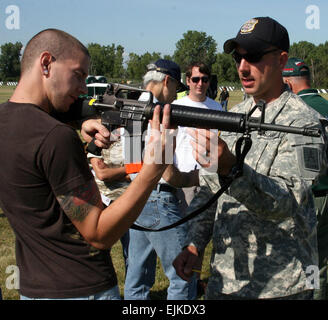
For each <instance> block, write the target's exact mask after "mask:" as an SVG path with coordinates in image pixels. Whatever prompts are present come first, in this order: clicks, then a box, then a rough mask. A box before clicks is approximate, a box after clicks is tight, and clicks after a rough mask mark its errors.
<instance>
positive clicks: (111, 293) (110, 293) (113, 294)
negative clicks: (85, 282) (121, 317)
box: [20, 286, 121, 300]
mask: <svg viewBox="0 0 328 320" xmlns="http://www.w3.org/2000/svg"><path fill="white" fill-rule="evenodd" d="M20 299H21V300H121V296H120V291H119V289H118V286H114V287H112V288H110V289H108V290H106V291H103V292H99V293H96V294H94V295H91V296H86V297H75V298H58V299H57V298H55V299H52V298H28V297H25V296H22V295H21V296H20Z"/></svg>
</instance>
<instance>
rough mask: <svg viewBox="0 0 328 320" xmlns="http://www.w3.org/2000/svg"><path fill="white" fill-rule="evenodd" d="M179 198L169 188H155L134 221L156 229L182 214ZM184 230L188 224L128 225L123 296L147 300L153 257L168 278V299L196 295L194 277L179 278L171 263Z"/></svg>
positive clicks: (152, 271) (178, 247)
mask: <svg viewBox="0 0 328 320" xmlns="http://www.w3.org/2000/svg"><path fill="white" fill-rule="evenodd" d="M178 204H179V203H178V200H177V198H176V197H175V196H174V195H173V194H172V193H170V192H165V191H161V192H158V191H156V190H154V191H153V192H152V193H151V195H150V197H149V199H148V202H147V203H146V205H145V207H144V209H143V211H142V212H141V214H140V216H139V218H138V219H137V220H136V224H138V225H140V226H143V227H147V228H152V229H159V228H161V227H164V226H167V225H169V224H172V223H174V222H176V221H178V220H180V218H181V213H180V211H179V209H178ZM186 233H187V225H186V224H182V225H180V226H178V227H175V228H173V229H169V230H165V231H160V232H147V231H138V230H133V229H130V243H129V268H128V272H127V274H126V279H125V288H124V299H125V300H149V299H150V296H149V291H150V289H151V287H152V286H153V285H154V283H155V275H156V258H157V255H158V257H159V258H160V260H161V263H162V266H163V269H164V272H165V274H166V276H167V277H168V279H169V281H170V285H169V287H168V290H167V299H168V300H188V299H196V297H197V281H196V277H195V276H194V277H193V279H192V280H191V281H190V282H187V281H184V280H182V279H181V278H180V277H179V276H178V275H177V274H176V271H175V269H174V267H173V265H172V262H173V260H174V259H175V258H176V256H177V255H178V254H179V253H180V252H181V251H182V247H183V245H184V241H185V238H186Z"/></svg>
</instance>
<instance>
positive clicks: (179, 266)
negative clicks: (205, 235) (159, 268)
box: [173, 245, 199, 281]
mask: <svg viewBox="0 0 328 320" xmlns="http://www.w3.org/2000/svg"><path fill="white" fill-rule="evenodd" d="M198 259H199V257H198V251H197V248H196V247H194V246H191V245H190V246H188V247H186V248H185V249H184V250H183V251H181V252H180V254H179V255H178V256H177V257H176V258H175V259H174V261H173V267H174V268H175V271H176V273H177V275H178V276H179V277H180V278H182V279H183V280H185V281H189V280H190V279H191V277H192V275H193V273H194V272H199V270H195V269H194V266H195V265H197V263H198Z"/></svg>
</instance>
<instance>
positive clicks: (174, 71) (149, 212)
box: [124, 59, 196, 300]
mask: <svg viewBox="0 0 328 320" xmlns="http://www.w3.org/2000/svg"><path fill="white" fill-rule="evenodd" d="M180 79H181V71H180V67H179V66H178V65H177V64H176V63H174V62H173V61H170V60H166V59H159V60H157V61H156V62H155V63H153V64H150V65H148V67H147V73H146V74H145V75H144V88H145V90H147V91H150V92H151V93H152V94H153V99H154V102H155V103H156V102H158V101H159V102H162V103H172V101H173V100H174V99H176V96H177V91H180V90H185V86H184V85H183V83H181V80H180ZM148 99H149V93H147V92H145V93H143V94H142V95H141V97H140V98H139V100H147V101H148ZM172 161H173V159H172ZM131 179H134V176H133V175H131ZM176 195H177V189H176V188H174V187H172V186H171V185H170V184H168V183H167V182H166V181H165V180H164V179H163V178H162V179H161V180H160V181H159V183H158V184H157V185H156V186H155V187H154V190H153V191H152V193H151V195H150V197H149V200H148V202H147V204H146V206H145V208H144V209H143V211H142V213H141V214H140V216H139V217H138V219H137V220H136V224H137V225H139V226H142V227H146V228H152V229H159V228H161V227H164V226H167V225H170V224H172V223H174V222H176V221H178V220H180V219H181V217H182V212H181V210H180V209H179V202H178V198H177V196H176ZM186 234H187V226H186V225H185V224H183V225H180V226H178V227H175V228H173V229H169V230H165V231H161V232H148V231H140V230H133V229H130V243H129V267H128V272H127V274H126V279H125V286H124V299H125V300H148V299H150V289H151V287H152V286H153V285H154V283H155V275H156V262H157V256H158V257H159V259H160V261H161V263H162V266H163V269H164V273H165V275H166V276H167V278H168V279H169V282H170V284H169V287H168V289H167V299H168V300H188V299H195V298H196V279H194V278H193V279H192V280H191V281H190V282H187V281H185V280H183V279H181V278H180V277H179V276H178V275H177V274H176V271H175V269H174V267H173V265H172V262H173V260H174V258H175V257H176V255H177V254H178V253H179V252H180V251H181V250H182V244H183V243H184V240H185V237H186Z"/></svg>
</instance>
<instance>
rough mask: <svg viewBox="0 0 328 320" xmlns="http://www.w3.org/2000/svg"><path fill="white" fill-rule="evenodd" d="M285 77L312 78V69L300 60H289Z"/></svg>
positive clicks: (284, 72)
mask: <svg viewBox="0 0 328 320" xmlns="http://www.w3.org/2000/svg"><path fill="white" fill-rule="evenodd" d="M282 76H283V77H303V76H307V77H308V76H310V68H309V67H308V66H307V65H306V64H305V62H304V60H302V59H299V58H289V59H288V61H287V63H286V65H285V68H284V70H283V71H282Z"/></svg>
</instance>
